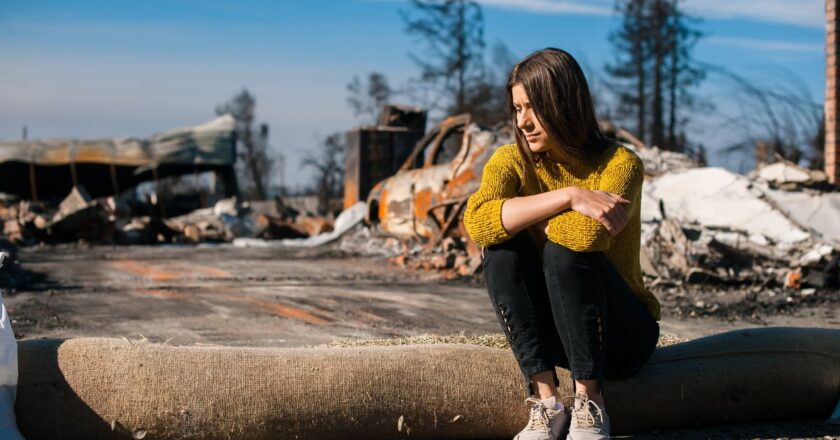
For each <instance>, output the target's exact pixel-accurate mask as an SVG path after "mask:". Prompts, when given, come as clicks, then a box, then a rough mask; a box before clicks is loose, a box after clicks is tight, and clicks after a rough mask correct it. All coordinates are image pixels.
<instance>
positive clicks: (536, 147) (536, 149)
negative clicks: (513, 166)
mask: <svg viewBox="0 0 840 440" xmlns="http://www.w3.org/2000/svg"><path fill="white" fill-rule="evenodd" d="M528 149H529V150H531V153H534V154H538V153H542V152H544V151H545V145H541V144H532V143H530V142H529V143H528Z"/></svg>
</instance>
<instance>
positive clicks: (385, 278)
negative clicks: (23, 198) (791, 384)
mask: <svg viewBox="0 0 840 440" xmlns="http://www.w3.org/2000/svg"><path fill="white" fill-rule="evenodd" d="M20 260H21V265H22V267H23V268H24V270H25V271H26V273H25V278H26V284H25V285H24V286H22V287H20V288H19V289H18V290H17V291H14V292H5V303H6V307H7V308H8V310H9V312H10V316H11V317H12V323H13V327H14V330H15V333H16V335H17V336H18V338H21V339H30V338H44V337H51V338H52V337H61V338H64V337H78V336H105V337H127V338H132V339H134V338H138V337H145V338H148V339H149V340H152V341H156V342H163V341H170V342H171V343H173V344H178V345H191V344H218V345H235V346H257V347H294V346H305V345H318V344H324V343H328V342H330V341H332V340H334V339H336V338H366V339H367V338H386V337H393V336H414V335H419V334H424V333H432V334H440V335H446V334H459V333H462V334H465V335H481V334H487V333H498V332H499V331H500V329H499V324H498V322H497V321H496V317H495V314H494V312H493V310H492V308H491V306H490V302H489V299H488V297H487V292H486V290H485V289H484V287H483V285H482V282H481V277H480V276H477V277H474V278H472V279H462V280H459V281H445V280H443V279H442V278H441V277H440V276H439V275H437V274H436V273H434V272H418V271H409V270H405V269H400V268H397V267H394V266H389V265H388V264H387V261H386V259H385V258H384V257H371V256H360V255H357V254H353V253H348V252H345V251H341V250H339V248H338V247H337V246H327V247H322V248H318V249H290V248H237V247H233V246H231V245H199V246H154V247H152V246H133V247H109V246H95V247H88V246H84V245H62V246H46V247H36V248H27V249H22V250H21V252H20ZM654 291H655V293H656V294H657V296H658V297H659V298H660V300H661V301H662V303H663V319H662V321H661V328H662V333H663V334H668V335H672V336H677V337H680V338H684V339H693V338H696V337H700V336H705V335H709V334H714V333H719V332H723V331H728V330H734V329H740V328H747V327H755V326H764V325H774V326H776V325H791V326H802V327H823V328H834V329H840V313H838V304H840V293H838V292H837V291H821V292H815V293H810V294H808V295H801V294H798V293H794V292H787V291H783V290H779V289H775V290H774V289H769V288H750V287H747V288H740V289H735V290H733V289H731V288H729V289H727V288H721V287H714V286H706V287H698V286H676V285H666V284H660V285H657V286H655V287H654ZM625 438H634V439H637V438H638V439H641V438H651V439H665V438H687V439H688V438H691V439H695V438H696V439H699V438H703V439H706V438H721V439H722V438H760V439H764V438H767V439H771V438H773V439H775V438H820V439H822V438H840V426H837V425H835V426H829V425H826V424H824V422H823V421H796V422H785V423H773V424H759V425H739V426H732V427H716V428H708V429H706V428H698V429H691V430H680V431H671V432H665V433H651V434H649V435H646V436H633V437H625Z"/></svg>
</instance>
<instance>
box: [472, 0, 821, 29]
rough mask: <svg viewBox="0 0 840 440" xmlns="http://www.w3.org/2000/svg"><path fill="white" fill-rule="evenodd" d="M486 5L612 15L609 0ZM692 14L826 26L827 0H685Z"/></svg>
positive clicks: (494, 0) (494, 1)
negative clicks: (825, 0)
mask: <svg viewBox="0 0 840 440" xmlns="http://www.w3.org/2000/svg"><path fill="white" fill-rule="evenodd" d="M477 1H478V2H479V3H481V4H482V5H484V6H488V7H495V8H503V9H512V10H519V11H526V12H535V13H543V14H558V15H563V14H581V15H610V14H613V13H615V11H614V9H613V5H614V3H613V2H612V1H608V0H592V1H586V2H584V1H574V0H572V1H564V0H477ZM682 4H683V6H684V8H685V9H686V11H688V12H689V13H691V14H693V15H695V16H699V17H701V18H705V19H712V20H715V19H724V20H726V19H742V20H754V21H761V22H769V23H781V24H790V25H797V26H805V27H814V28H823V27H825V2H824V0H760V1H759V0H683V2H682Z"/></svg>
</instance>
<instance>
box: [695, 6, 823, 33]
mask: <svg viewBox="0 0 840 440" xmlns="http://www.w3.org/2000/svg"><path fill="white" fill-rule="evenodd" d="M683 4H684V6H685V9H686V10H687V11H688V12H689V13H692V14H695V15H698V16H700V17H703V18H707V19H748V20H756V21H764V22H770V23H782V24H793V25H798V26H807V27H817V28H824V27H825V1H824V0H760V1H759V0H684V2H683Z"/></svg>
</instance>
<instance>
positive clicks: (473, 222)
mask: <svg viewBox="0 0 840 440" xmlns="http://www.w3.org/2000/svg"><path fill="white" fill-rule="evenodd" d="M514 161H515V158H514V157H513V156H512V155H511V154H509V151H506V150H505V147H500V148H499V149H497V150H496V152H495V153H493V156H491V157H490V160H488V161H487V164H486V165H485V166H484V171H483V172H482V173H481V186H479V188H478V191H476V192H475V193H473V194H472V195H471V196H470V198H469V200H467V206H466V208H465V210H464V227H465V228H466V230H467V234H469V236H470V238H471V239H472V240H473V241H474V242H475V243H476V244H478V245H479V246H482V247H486V246H490V245H493V244H498V243H501V242H503V241H505V240H508V239H509V238H511V237H512V235H511V234H510V233H508V231H507V230H506V229H505V227H504V226H503V225H502V204H504V202H505V200H507V199H510V198H513V197H517V196H518V195H519V194H518V188H519V175H518V174H517V173H516V170H515V169H514V168H513V167H514V163H513V162H514Z"/></svg>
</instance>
